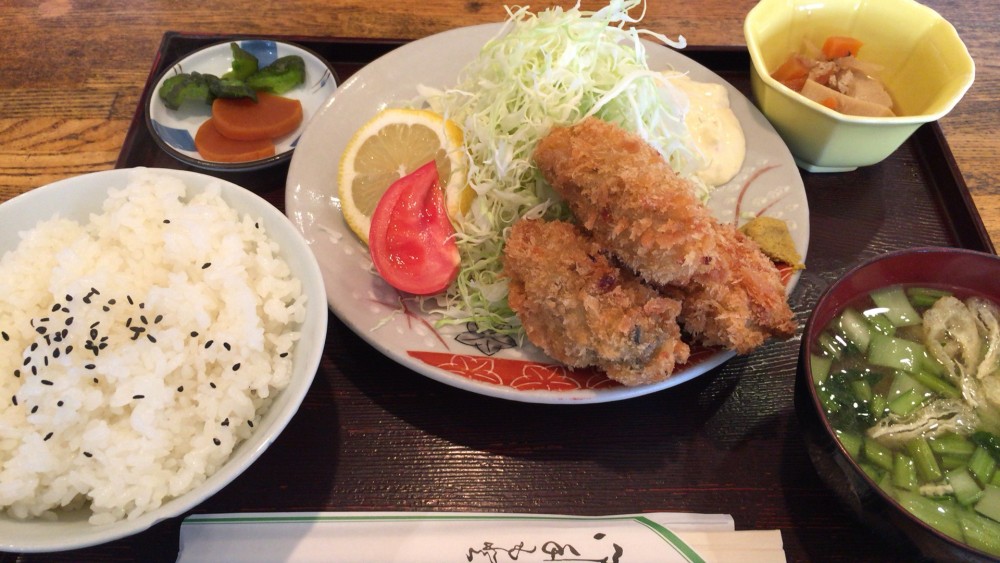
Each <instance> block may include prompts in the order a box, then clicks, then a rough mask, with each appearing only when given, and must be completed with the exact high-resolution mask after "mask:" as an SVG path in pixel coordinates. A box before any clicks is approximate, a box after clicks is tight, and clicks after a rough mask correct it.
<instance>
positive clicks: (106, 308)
mask: <svg viewBox="0 0 1000 563" xmlns="http://www.w3.org/2000/svg"><path fill="white" fill-rule="evenodd" d="M101 310H102V311H104V312H105V313H107V312H108V311H110V310H111V307H108V306H107V305H104V306H103V307H101Z"/></svg>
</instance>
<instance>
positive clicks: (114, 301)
mask: <svg viewBox="0 0 1000 563" xmlns="http://www.w3.org/2000/svg"><path fill="white" fill-rule="evenodd" d="M116 303H118V300H117V299H115V298H114V297H112V298H111V299H108V305H114V304H116Z"/></svg>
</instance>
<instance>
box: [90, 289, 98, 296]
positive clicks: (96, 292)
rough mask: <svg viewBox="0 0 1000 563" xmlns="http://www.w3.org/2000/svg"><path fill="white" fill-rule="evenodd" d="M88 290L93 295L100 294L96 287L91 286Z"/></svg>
mask: <svg viewBox="0 0 1000 563" xmlns="http://www.w3.org/2000/svg"><path fill="white" fill-rule="evenodd" d="M90 292H91V293H93V294H94V295H100V294H101V292H100V291H97V289H96V288H93V287H92V288H90Z"/></svg>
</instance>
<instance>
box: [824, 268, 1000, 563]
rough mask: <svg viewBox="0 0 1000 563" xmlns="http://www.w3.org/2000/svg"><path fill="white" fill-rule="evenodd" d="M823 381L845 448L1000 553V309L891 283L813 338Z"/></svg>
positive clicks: (951, 526) (919, 506)
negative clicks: (891, 284) (999, 463)
mask: <svg viewBox="0 0 1000 563" xmlns="http://www.w3.org/2000/svg"><path fill="white" fill-rule="evenodd" d="M810 351H811V358H810V359H811V369H812V374H813V383H814V384H815V385H816V389H817V391H818V395H819V398H820V402H821V403H822V405H823V409H824V410H825V412H826V416H827V419H828V420H829V421H830V423H831V425H832V426H833V428H834V429H835V431H836V433H837V435H838V437H839V439H840V443H841V444H842V445H843V446H844V449H845V450H846V451H847V452H848V453H849V454H850V455H851V456H852V457H853V458H854V459H855V460H856V461H857V462H858V464H859V465H860V466H861V468H862V469H863V470H864V471H865V472H866V473H867V474H868V475H869V476H870V477H871V479H872V480H873V481H875V482H876V483H877V484H878V485H879V486H880V487H881V488H882V489H883V490H884V491H885V492H886V493H887V494H888V495H890V496H891V497H893V498H894V499H896V500H897V501H898V502H899V504H901V505H902V506H903V507H904V508H906V509H907V510H909V511H910V512H911V513H913V514H914V515H916V516H917V517H918V518H920V519H922V520H924V521H925V522H926V523H928V524H929V525H931V526H933V527H934V528H936V529H938V530H939V531H941V532H943V533H945V534H947V535H949V536H951V537H953V538H955V539H957V540H959V541H962V542H965V543H967V544H969V545H970V546H972V547H974V548H976V549H979V550H982V551H985V552H988V553H991V554H994V555H998V556H1000V471H998V470H997V463H998V461H1000V307H998V305H997V303H995V302H993V301H991V300H989V299H986V298H983V297H982V296H974V295H962V294H957V293H956V294H953V293H952V292H951V291H948V290H941V289H936V288H927V287H910V286H891V287H887V288H882V289H879V290H876V291H873V292H871V293H870V294H868V295H865V296H863V297H862V298H860V299H858V300H857V301H855V302H852V303H849V304H848V306H846V307H844V308H843V310H841V311H840V312H839V313H838V314H837V315H836V316H834V318H833V320H832V321H831V322H830V323H829V325H828V326H826V327H825V328H824V330H823V331H822V332H821V333H820V335H819V336H818V337H817V339H816V340H815V341H814V342H811V343H810Z"/></svg>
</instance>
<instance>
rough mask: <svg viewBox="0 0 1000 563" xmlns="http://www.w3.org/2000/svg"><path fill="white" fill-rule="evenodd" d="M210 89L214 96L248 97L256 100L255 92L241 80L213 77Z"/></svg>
mask: <svg viewBox="0 0 1000 563" xmlns="http://www.w3.org/2000/svg"><path fill="white" fill-rule="evenodd" d="M212 78H215V77H214V76H213V77H212ZM211 90H212V95H213V96H214V97H215V98H250V99H251V100H253V101H255V102H256V101H257V92H256V91H254V89H253V88H251V87H249V86H247V84H246V83H245V82H243V81H242V80H236V79H233V78H215V80H214V81H212V83H211Z"/></svg>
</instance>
